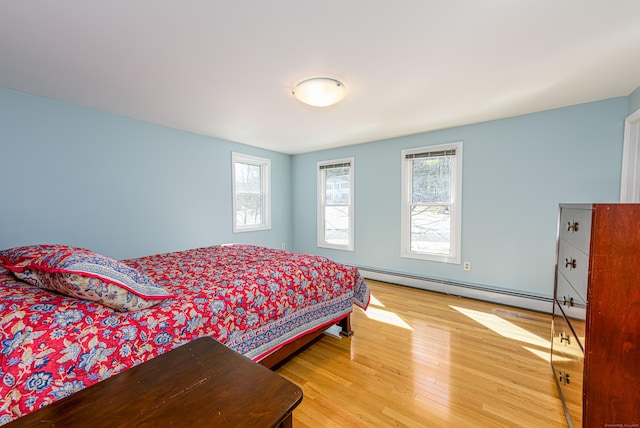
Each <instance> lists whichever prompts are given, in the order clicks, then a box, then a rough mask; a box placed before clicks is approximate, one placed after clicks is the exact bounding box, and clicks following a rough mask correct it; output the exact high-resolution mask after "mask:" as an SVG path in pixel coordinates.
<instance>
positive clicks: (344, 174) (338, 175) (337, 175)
mask: <svg viewBox="0 0 640 428" xmlns="http://www.w3.org/2000/svg"><path fill="white" fill-rule="evenodd" d="M349 169H350V168H349V167H340V168H327V169H325V170H324V173H325V201H326V202H325V203H327V204H348V203H349V179H350V171H349Z"/></svg>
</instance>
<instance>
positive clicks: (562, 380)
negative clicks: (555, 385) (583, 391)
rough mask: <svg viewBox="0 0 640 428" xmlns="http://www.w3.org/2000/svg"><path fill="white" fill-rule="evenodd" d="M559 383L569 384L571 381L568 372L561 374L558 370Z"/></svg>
mask: <svg viewBox="0 0 640 428" xmlns="http://www.w3.org/2000/svg"><path fill="white" fill-rule="evenodd" d="M560 383H564V384H565V385H569V383H571V379H570V378H569V373H565V374H562V372H560Z"/></svg>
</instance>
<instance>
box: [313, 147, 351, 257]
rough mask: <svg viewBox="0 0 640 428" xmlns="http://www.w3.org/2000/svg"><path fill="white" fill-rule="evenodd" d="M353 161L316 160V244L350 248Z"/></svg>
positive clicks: (349, 159)
mask: <svg viewBox="0 0 640 428" xmlns="http://www.w3.org/2000/svg"><path fill="white" fill-rule="evenodd" d="M353 164H354V159H353V158H347V159H338V160H333V161H324V162H318V247H325V248H334V249H338V250H349V251H353V248H354V246H353Z"/></svg>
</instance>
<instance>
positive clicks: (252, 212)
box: [236, 193, 262, 226]
mask: <svg viewBox="0 0 640 428" xmlns="http://www.w3.org/2000/svg"><path fill="white" fill-rule="evenodd" d="M236 224H237V225H239V226H253V225H259V224H262V195H260V194H258V195H254V194H247V193H239V194H238V195H237V196H236Z"/></svg>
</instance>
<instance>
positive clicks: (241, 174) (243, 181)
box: [236, 162, 262, 193]
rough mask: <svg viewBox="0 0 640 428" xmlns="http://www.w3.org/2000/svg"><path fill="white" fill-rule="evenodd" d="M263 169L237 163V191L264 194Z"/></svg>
mask: <svg viewBox="0 0 640 428" xmlns="http://www.w3.org/2000/svg"><path fill="white" fill-rule="evenodd" d="M261 169H262V167H261V166H260V165H250V164H246V163H240V162H236V191H237V192H238V193H261V192H262V183H261V180H262V171H261Z"/></svg>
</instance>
